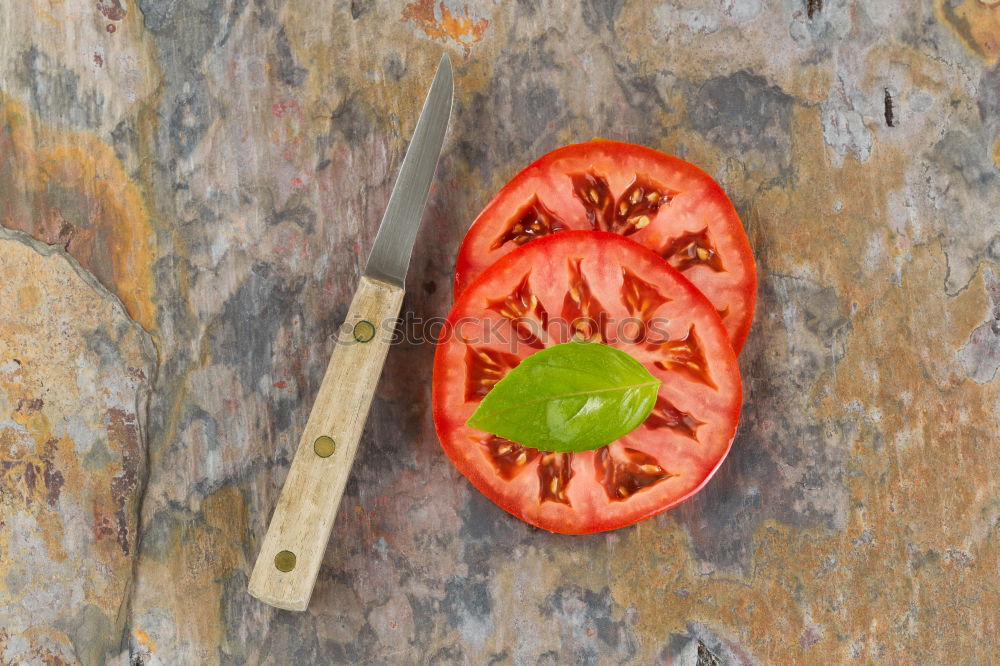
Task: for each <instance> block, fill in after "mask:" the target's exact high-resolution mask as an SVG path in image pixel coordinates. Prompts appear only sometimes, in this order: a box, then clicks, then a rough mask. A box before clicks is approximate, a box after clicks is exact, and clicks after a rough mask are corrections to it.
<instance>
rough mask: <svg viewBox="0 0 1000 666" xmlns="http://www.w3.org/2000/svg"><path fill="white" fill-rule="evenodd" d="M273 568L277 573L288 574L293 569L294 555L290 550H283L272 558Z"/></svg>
mask: <svg viewBox="0 0 1000 666" xmlns="http://www.w3.org/2000/svg"><path fill="white" fill-rule="evenodd" d="M274 568H275V569H277V570H278V571H284V572H285V573H288V572H289V571H291V570H292V569H294V568H295V553H293V552H292V551H290V550H283V551H281V552H280V553H278V554H277V555H275V556H274Z"/></svg>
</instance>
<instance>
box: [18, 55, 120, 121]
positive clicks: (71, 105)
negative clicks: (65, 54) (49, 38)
mask: <svg viewBox="0 0 1000 666" xmlns="http://www.w3.org/2000/svg"><path fill="white" fill-rule="evenodd" d="M15 75H16V76H17V78H18V80H19V81H20V83H21V85H23V86H25V87H26V88H27V89H28V91H29V97H30V99H31V107H32V109H34V110H35V111H36V112H37V113H38V115H40V116H42V117H43V118H45V119H46V120H47V121H48V122H50V123H52V124H53V125H56V126H70V127H87V128H94V127H97V126H99V125H100V124H101V119H102V113H103V111H104V96H103V95H101V93H99V92H98V91H96V90H84V89H83V86H82V85H81V83H80V77H79V76H78V75H77V74H76V72H74V71H73V70H71V69H69V68H67V67H66V66H65V65H63V64H61V63H58V62H53V60H52V58H50V57H49V55H48V54H47V53H43V52H42V51H39V50H38V49H37V48H35V47H34V46H32V47H31V48H29V49H28V50H26V51H24V52H23V53H21V55H20V58H18V60H17V63H16V67H15Z"/></svg>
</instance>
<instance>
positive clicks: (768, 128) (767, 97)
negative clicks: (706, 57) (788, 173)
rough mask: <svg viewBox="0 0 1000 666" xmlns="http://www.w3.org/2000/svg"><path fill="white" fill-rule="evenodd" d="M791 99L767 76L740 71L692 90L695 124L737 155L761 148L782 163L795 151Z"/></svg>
mask: <svg viewBox="0 0 1000 666" xmlns="http://www.w3.org/2000/svg"><path fill="white" fill-rule="evenodd" d="M792 104H793V100H792V98H791V97H790V96H789V95H787V94H785V93H784V91H782V90H781V88H779V87H778V86H774V85H769V84H768V82H767V79H765V78H764V77H763V76H759V75H756V74H751V73H750V72H746V71H739V72H735V73H733V74H729V75H727V76H721V77H716V78H714V79H709V80H708V81H706V82H705V83H704V84H702V86H701V87H700V88H699V89H698V90H697V91H696V92H694V94H693V99H692V103H691V107H690V108H689V110H688V116H689V118H690V122H691V126H692V128H694V129H695V130H697V131H698V132H701V133H702V134H703V135H704V136H705V137H706V138H707V139H708V140H709V141H711V142H713V143H715V144H717V145H719V146H721V147H723V148H724V149H726V150H727V151H729V152H731V153H734V154H736V155H740V156H741V157H742V155H743V154H744V153H746V152H748V151H751V150H759V151H760V152H761V153H763V154H764V155H766V156H767V157H768V158H770V159H771V160H773V161H775V162H776V163H777V164H781V165H787V164H788V160H789V155H790V154H791V118H792Z"/></svg>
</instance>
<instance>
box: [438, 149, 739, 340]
mask: <svg viewBox="0 0 1000 666" xmlns="http://www.w3.org/2000/svg"><path fill="white" fill-rule="evenodd" d="M570 229H592V230H598V231H611V232H615V233H619V234H622V235H624V236H628V237H629V238H630V239H631V240H634V241H636V242H637V243H640V244H641V245H645V246H646V247H648V248H650V249H652V250H653V251H655V252H656V253H658V254H660V255H661V256H663V257H664V258H665V259H667V261H669V262H670V263H671V264H672V265H673V266H674V267H675V268H677V269H678V270H680V271H681V272H682V273H683V274H684V276H685V277H686V278H688V279H689V280H690V281H691V282H693V283H694V285H695V286H696V287H698V289H700V290H701V291H702V293H703V294H705V295H706V296H707V297H708V300H709V301H711V302H712V303H713V304H714V305H715V308H716V310H717V311H718V312H719V316H720V317H722V320H723V322H724V323H725V325H726V331H727V332H728V334H729V339H730V340H731V341H732V345H733V348H734V349H735V350H736V351H737V352H739V350H740V349H742V348H743V343H744V342H745V341H746V337H747V333H749V331H750V323H751V321H752V320H753V312H754V304H755V302H756V294H757V271H756V268H755V267H754V260H753V254H752V253H751V251H750V243H749V242H748V241H747V236H746V233H745V232H744V231H743V225H742V224H741V223H740V219H739V217H738V216H737V215H736V210H735V209H734V208H733V205H732V203H731V202H730V201H729V198H728V197H727V196H726V194H725V192H723V191H722V188H721V187H719V184H718V183H716V182H715V181H714V180H712V177H711V176H709V175H708V174H706V173H705V172H704V171H702V170H701V169H699V168H698V167H696V166H694V165H693V164H690V163H688V162H685V161H684V160H682V159H679V158H677V157H673V156H671V155H666V154H664V153H660V152H657V151H655V150H651V149H649V148H644V147H642V146H636V145H633V144H629V143H619V142H617V141H600V140H598V141H591V142H589V143H581V144H576V145H571V146H565V147H563V148H559V149H558V150H554V151H552V152H551V153H548V154H547V155H545V156H543V157H542V158H540V159H539V160H538V161H537V162H535V163H534V164H532V165H531V166H529V167H528V168H526V169H525V170H524V171H522V172H521V173H519V174H518V175H516V176H515V177H514V179H513V180H511V181H510V182H509V183H508V184H507V185H506V186H504V188H503V189H502V190H500V192H499V193H498V194H497V195H496V197H494V198H493V200H492V201H491V202H490V203H489V204H488V205H487V206H486V208H485V209H484V210H483V212H482V213H480V214H479V217H477V218H476V220H475V222H473V223H472V227H471V228H470V229H469V232H468V233H467V234H466V236H465V240H464V241H463V243H462V247H461V249H460V250H459V255H458V263H457V266H456V271H455V294H456V295H458V294H461V293H462V291H463V290H464V289H465V288H466V287H467V286H468V285H469V284H470V283H471V282H472V280H474V279H475V278H476V276H478V275H479V274H480V273H482V272H483V271H484V270H485V269H486V268H487V267H488V266H490V265H491V264H493V262H495V261H496V260H497V259H499V258H500V257H502V256H504V255H505V254H507V253H509V252H511V251H513V250H514V249H516V248H517V247H519V246H521V245H524V244H525V243H528V242H531V241H533V240H535V239H537V238H542V237H544V236H547V235H550V234H553V233H556V232H559V231H565V230H570Z"/></svg>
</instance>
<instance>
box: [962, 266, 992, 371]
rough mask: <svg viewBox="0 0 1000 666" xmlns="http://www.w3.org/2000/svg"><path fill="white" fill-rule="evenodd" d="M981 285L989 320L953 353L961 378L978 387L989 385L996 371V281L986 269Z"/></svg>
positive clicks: (978, 327) (977, 328)
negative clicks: (976, 384) (983, 288)
mask: <svg viewBox="0 0 1000 666" xmlns="http://www.w3.org/2000/svg"><path fill="white" fill-rule="evenodd" d="M984 281H985V282H986V291H987V293H988V294H989V297H990V303H991V312H990V316H989V318H988V319H987V320H986V321H985V322H984V323H982V324H981V325H979V326H977V327H976V328H975V329H974V330H973V331H972V335H970V336H969V341H968V342H967V343H966V344H965V345H964V346H963V347H962V348H961V349H959V350H958V352H957V354H958V360H959V361H960V362H961V363H962V367H963V368H964V370H965V376H966V377H968V378H969V379H971V380H972V381H974V382H976V383H979V384H986V383H987V382H991V381H993V378H994V377H996V376H997V370H998V369H1000V279H998V278H997V277H996V276H994V274H993V271H992V270H991V269H989V268H987V269H985V278H984Z"/></svg>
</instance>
